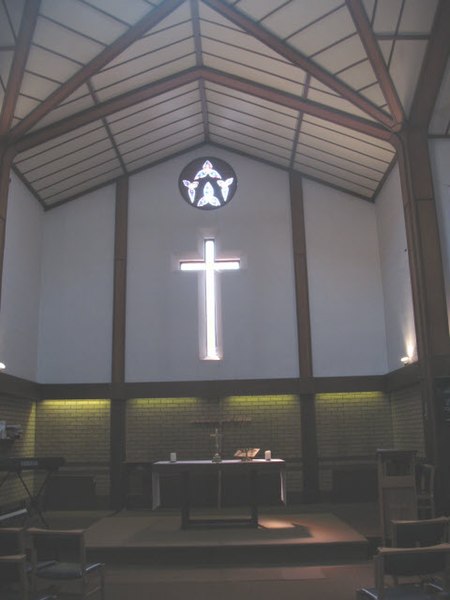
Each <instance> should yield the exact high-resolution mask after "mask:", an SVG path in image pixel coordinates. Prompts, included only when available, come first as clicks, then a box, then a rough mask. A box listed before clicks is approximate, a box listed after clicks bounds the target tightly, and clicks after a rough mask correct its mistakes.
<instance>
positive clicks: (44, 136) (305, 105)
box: [14, 67, 392, 152]
mask: <svg viewBox="0 0 450 600" xmlns="http://www.w3.org/2000/svg"><path fill="white" fill-rule="evenodd" d="M202 80H205V81H210V82H211V83H216V84H218V85H223V86H225V87H229V88H232V89H234V90H236V91H240V92H243V93H245V94H250V95H252V96H256V97H259V98H262V99H263V100H267V101H268V102H274V103H278V104H280V105H282V106H286V107H288V108H292V109H294V110H298V111H304V112H305V113H307V114H309V115H312V116H315V117H318V118H321V119H325V120H326V121H329V122H331V123H335V124H337V125H341V126H342V127H348V128H350V129H352V130H354V131H358V132H360V133H364V134H365V135H369V136H371V137H374V138H377V139H380V140H385V141H390V139H391V136H392V133H391V132H390V131H389V130H388V129H386V128H384V127H382V126H381V125H379V124H378V123H374V122H372V121H369V120H366V119H363V118H360V117H356V116H352V115H349V114H347V113H345V112H343V111H340V110H337V109H332V108H329V107H327V106H325V105H323V104H319V103H318V102H313V101H312V100H307V99H305V98H299V97H298V96H294V95H292V94H288V93H286V92H280V91H278V90H276V89H274V88H270V87H268V86H265V85H262V84H258V83H255V82H252V81H248V80H246V79H241V78H239V77H236V76H233V75H228V74H226V73H223V72H221V71H216V70H214V69H210V68H207V67H194V68H192V69H187V70H186V71H183V72H182V73H179V74H177V75H173V76H171V77H168V78H166V79H163V80H160V81H159V82H157V83H151V84H148V85H145V86H143V87H141V88H138V89H137V90H133V91H131V92H127V93H125V94H122V95H121V96H118V97H117V98H113V99H111V100H107V101H105V102H103V103H99V104H98V105H96V106H92V107H90V108H87V109H85V110H83V111H80V112H79V113H76V114H74V115H71V116H69V117H66V118H64V119H62V120H61V121H58V122H56V123H52V124H51V125H48V126H47V127H44V128H42V129H40V130H38V131H35V132H33V133H30V134H28V135H27V136H25V137H23V138H21V139H20V140H18V141H17V142H16V143H15V144H14V146H15V148H16V150H17V152H23V151H25V150H29V149H30V148H33V147H35V146H38V145H39V144H42V143H44V142H47V141H50V140H52V139H54V138H57V137H59V136H60V135H64V134H65V133H69V132H71V131H73V130H75V129H77V128H78V127H81V126H83V125H88V124H89V123H92V122H93V121H97V120H98V119H103V118H104V117H106V116H108V115H110V114H112V113H115V112H117V111H120V110H123V109H125V108H129V107H130V106H134V105H135V104H139V103H140V102H143V101H144V100H149V99H151V98H155V97H156V96H160V95H161V94H164V93H166V92H169V91H172V90H174V89H177V88H179V87H180V86H183V85H186V84H189V83H192V82H195V81H199V82H200V81H202Z"/></svg>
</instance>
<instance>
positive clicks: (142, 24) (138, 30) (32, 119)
mask: <svg viewBox="0 0 450 600" xmlns="http://www.w3.org/2000/svg"><path fill="white" fill-rule="evenodd" d="M184 1H185V0H165V1H164V2H162V3H161V4H160V5H159V6H157V7H156V8H153V9H152V10H151V11H150V12H149V13H147V14H146V15H145V16H144V17H143V18H142V19H141V20H140V21H138V22H137V23H136V24H135V25H133V26H132V27H130V28H129V29H128V30H127V31H126V32H125V33H123V34H122V35H121V36H120V37H118V38H117V39H116V40H115V41H114V42H113V43H112V44H110V45H109V46H107V47H106V48H105V49H104V50H102V51H101V52H100V54H97V56H95V57H94V58H93V59H92V60H91V61H90V62H89V63H87V64H86V65H85V66H84V67H82V68H81V69H80V70H79V71H77V72H76V73H75V74H74V75H73V76H72V77H70V78H69V79H68V80H67V81H65V82H64V83H63V84H62V85H61V86H60V87H59V88H57V89H56V90H55V91H54V92H53V93H51V94H50V96H48V97H47V98H46V99H45V100H44V101H43V102H41V103H40V104H39V105H38V106H37V107H36V108H35V109H34V110H32V111H31V112H30V113H29V114H28V115H27V116H26V117H25V118H24V119H22V121H21V122H20V123H19V124H18V125H16V126H15V127H14V128H13V129H12V130H11V139H12V140H17V139H18V138H19V137H20V136H22V135H24V134H25V133H26V132H27V131H28V130H29V129H31V127H33V126H34V125H36V123H38V122H39V121H40V120H41V119H42V118H43V117H45V116H46V115H47V114H48V113H49V112H50V111H52V110H53V109H54V108H56V107H57V106H58V105H59V104H60V103H61V102H63V101H64V100H65V99H66V98H67V97H68V96H70V95H71V94H72V93H73V92H74V91H75V90H77V89H78V88H79V87H80V86H81V85H83V84H84V83H86V81H87V80H88V79H89V78H90V77H92V76H93V75H95V74H96V73H98V71H100V70H101V69H102V68H103V67H104V66H105V65H107V64H108V63H110V62H111V61H112V60H113V59H114V58H116V57H117V56H118V55H119V54H121V53H122V52H123V51H124V50H126V49H127V48H128V47H129V46H131V44H133V43H134V42H136V41H137V40H138V39H139V38H140V37H141V36H142V35H144V34H145V33H147V32H148V31H149V30H151V29H152V28H153V27H155V26H156V25H158V23H160V22H161V21H162V20H163V19H165V18H166V17H167V16H168V15H170V14H171V13H172V12H173V11H174V10H175V9H177V8H178V7H179V6H180V5H181V4H182V3H183V2H184Z"/></svg>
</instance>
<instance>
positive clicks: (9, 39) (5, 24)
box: [0, 2, 16, 61]
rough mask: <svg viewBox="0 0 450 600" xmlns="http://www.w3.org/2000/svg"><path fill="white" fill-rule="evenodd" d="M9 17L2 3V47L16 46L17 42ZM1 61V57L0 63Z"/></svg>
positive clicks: (0, 8)
mask: <svg viewBox="0 0 450 600" xmlns="http://www.w3.org/2000/svg"><path fill="white" fill-rule="evenodd" d="M8 17H9V15H8V12H7V11H6V9H5V6H4V5H3V4H2V3H1V2H0V40H1V45H2V46H14V44H15V42H16V34H15V31H14V28H13V27H11V22H10V20H9V18H8ZM1 59H2V57H1V55H0V61H1Z"/></svg>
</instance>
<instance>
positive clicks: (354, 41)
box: [314, 33, 375, 80]
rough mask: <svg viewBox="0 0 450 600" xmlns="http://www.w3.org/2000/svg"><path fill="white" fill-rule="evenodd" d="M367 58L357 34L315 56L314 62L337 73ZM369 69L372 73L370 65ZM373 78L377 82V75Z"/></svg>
mask: <svg viewBox="0 0 450 600" xmlns="http://www.w3.org/2000/svg"><path fill="white" fill-rule="evenodd" d="M366 58H367V55H366V51H365V50H364V46H363V45H362V42H361V40H360V38H359V36H358V35H357V34H356V33H355V34H354V35H352V36H351V37H349V38H346V39H345V40H342V41H340V42H337V43H336V44H333V46H331V47H329V48H327V49H326V50H322V51H321V52H318V53H317V54H315V55H314V61H315V62H317V63H318V64H319V65H321V66H322V67H324V69H326V70H327V71H330V72H331V73H337V72H338V71H341V70H342V69H345V68H346V67H348V66H349V65H352V64H354V63H355V62H358V61H360V60H364V59H366ZM369 69H370V71H372V68H371V67H370V65H369ZM372 77H373V80H375V74H373V76H372Z"/></svg>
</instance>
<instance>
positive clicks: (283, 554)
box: [86, 511, 370, 565]
mask: <svg viewBox="0 0 450 600" xmlns="http://www.w3.org/2000/svg"><path fill="white" fill-rule="evenodd" d="M196 516H198V517H199V518H211V517H214V512H211V511H208V512H205V511H202V512H199V513H198V515H196ZM221 516H222V517H223V516H224V515H223V512H222V513H221ZM225 516H226V515H225ZM236 516H237V515H236V512H234V511H233V512H231V513H230V515H229V517H230V519H235V518H236ZM86 543H87V550H88V554H89V556H90V557H92V558H95V559H96V560H98V559H100V560H104V561H106V562H107V563H108V564H111V563H117V564H145V563H148V564H152V565H155V564H172V565H173V564H179V565H182V564H185V565H192V564H202V565H218V564H220V565H258V564H285V565H287V564H296V565H300V564H304V565H306V564H308V565H310V564H343V563H348V562H354V561H358V560H367V558H368V556H369V553H370V544H369V541H368V539H367V538H366V537H364V536H363V535H361V534H360V533H358V532H357V531H355V530H354V529H353V528H352V527H350V526H349V525H348V524H347V523H345V522H344V521H342V520H341V519H339V518H338V517H337V516H335V515H333V514H331V513H319V512H311V513H299V514H296V513H291V512H281V513H277V514H274V513H272V512H269V513H267V514H265V513H264V511H261V513H260V517H259V527H258V528H257V529H249V528H242V527H235V526H230V527H226V526H225V527H224V526H223V524H222V525H221V526H220V527H214V526H211V527H209V526H207V527H205V526H203V527H198V528H197V527H195V528H191V529H188V530H182V529H181V528H180V517H179V514H178V513H177V512H176V511H174V512H170V511H169V512H164V513H158V512H156V513H152V512H149V511H146V512H144V511H143V512H137V511H122V512H120V513H117V514H115V515H111V516H107V517H104V518H102V519H100V520H99V521H97V522H96V523H94V524H93V525H91V526H90V527H89V528H88V530H87V532H86Z"/></svg>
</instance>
